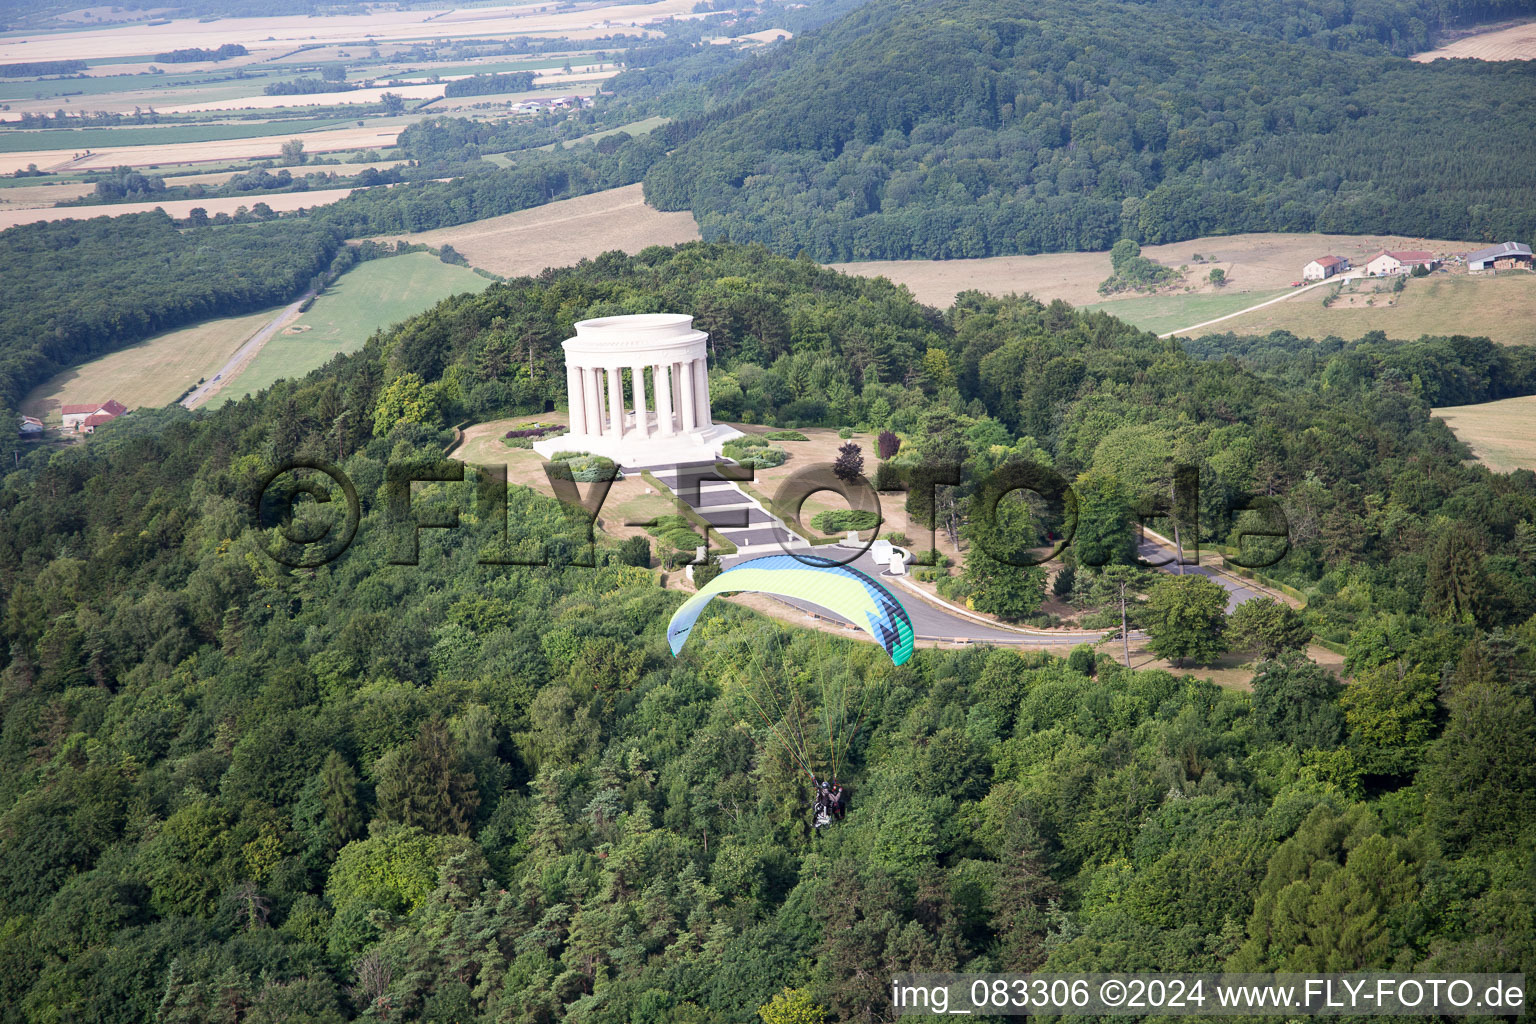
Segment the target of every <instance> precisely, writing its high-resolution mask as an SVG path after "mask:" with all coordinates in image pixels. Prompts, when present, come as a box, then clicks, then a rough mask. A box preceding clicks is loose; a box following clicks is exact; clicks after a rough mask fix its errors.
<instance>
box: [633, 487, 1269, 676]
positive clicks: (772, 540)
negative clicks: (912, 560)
mask: <svg viewBox="0 0 1536 1024" xmlns="http://www.w3.org/2000/svg"><path fill="white" fill-rule="evenodd" d="M703 468H706V467H697V466H694V467H676V466H664V467H656V468H654V469H652V473H653V474H654V475H655V477H656V479H657V480H659V481H660V482H661V483H662V484H664V485H666V486H667V487H668V488H670V489H671V490H672V491H673V493H674V494H677V496H678V497H680V498H682V499H683V500H684V501H685V502H686V503H687V504H688V505H689V506H690V507H692V508H693V509H694V510H695V511H696V512H698V513H699V515H700V516H701V517H703V518H704V519H705V520H706V521H707V522H708V523H709V524H710V525H711V526H713V527H714V529H715V531H716V532H717V533H719V534H720V535H721V536H722V537H724V538H725V539H726V540H729V541H730V542H731V543H732V544H735V545H736V547H737V553H736V554H734V555H723V556H721V558H720V562H721V564H722V565H725V566H730V565H733V564H735V563H736V562H740V561H743V560H746V559H750V558H760V557H762V556H763V555H769V554H775V553H778V552H780V551H785V550H788V551H791V552H805V553H807V554H816V555H820V556H822V557H827V558H835V559H838V560H842V559H846V558H848V557H849V556H850V555H852V554H853V553H854V550H855V549H852V548H844V547H842V546H841V545H826V546H822V545H816V546H812V545H811V544H809V543H807V542H806V541H805V540H804V539H803V538H801V537H800V536H799V535H797V534H795V533H792V532H791V531H790V530H789V529H788V528H786V527H785V526H784V525H783V524H782V523H781V522H780V521H779V520H778V519H777V518H776V517H775V516H774V515H773V514H772V513H771V512H769V511H768V510H767V509H766V508H764V507H763V506H762V504H761V503H760V502H758V501H757V500H756V499H754V498H753V497H751V496H750V495H748V494H747V493H746V492H745V491H743V490H741V489H740V488H739V487H737V486H736V484H734V483H731V482H729V481H725V480H710V479H702V480H701V479H699V478H698V475H697V474H698V472H699V470H700V469H703ZM680 471H681V473H682V474H683V479H681V480H680V479H679V473H680ZM690 476H691V477H692V479H693V480H694V481H696V483H694V484H690V483H689V482H688V480H689V477H690ZM680 488H681V489H680ZM1140 553H1141V556H1142V557H1143V558H1144V559H1146V560H1147V561H1148V562H1151V563H1153V564H1156V565H1158V566H1159V568H1160V570H1161V571H1163V572H1170V573H1178V572H1180V571H1181V569H1182V572H1183V573H1185V574H1194V575H1200V576H1205V577H1206V578H1207V579H1210V580H1211V581H1213V582H1214V583H1216V584H1217V585H1219V586H1220V587H1221V588H1222V589H1224V590H1226V591H1227V595H1228V599H1227V610H1228V611H1229V612H1230V611H1231V610H1232V609H1234V608H1236V607H1237V606H1238V605H1239V604H1241V603H1243V602H1244V601H1246V600H1248V599H1249V598H1252V597H1259V596H1263V595H1264V592H1263V591H1261V590H1259V589H1257V588H1256V587H1255V586H1254V585H1253V584H1251V583H1249V582H1248V581H1246V580H1243V579H1241V578H1240V577H1237V576H1234V575H1232V574H1230V573H1224V572H1221V571H1220V570H1217V569H1215V568H1213V567H1211V566H1209V565H1186V566H1182V567H1180V566H1178V565H1176V564H1174V549H1173V545H1172V543H1171V542H1170V541H1168V540H1167V539H1166V538H1163V537H1161V536H1158V535H1156V534H1151V535H1149V536H1148V537H1147V538H1146V539H1145V540H1144V541H1143V543H1142V544H1141V547H1140ZM847 564H849V565H850V566H852V567H853V568H855V569H859V570H860V571H862V572H865V573H867V574H869V575H870V576H875V577H878V578H879V580H880V582H881V583H884V584H885V585H886V587H887V588H888V589H890V590H891V591H892V592H894V593H895V594H896V595H897V597H899V598H900V599H901V602H902V605H903V607H905V608H906V610H907V615H908V616H909V617H910V618H911V619H912V627H913V630H914V631H915V632H916V634H917V636H918V638H919V639H921V640H952V641H964V642H976V643H993V644H1010V645H1026V646H1037V645H1042V644H1050V645H1056V644H1066V645H1076V644H1080V643H1093V642H1096V641H1098V640H1100V639H1102V638H1103V637H1104V636H1105V635H1106V632H1105V631H1094V630H1072V631H1066V630H1039V629H1029V628H1024V627H1008V626H1002V625H999V624H997V623H994V622H991V621H990V620H987V619H985V618H982V617H980V616H977V615H975V614H974V613H972V612H969V611H967V610H966V609H963V608H960V607H959V606H957V605H952V604H949V603H948V602H942V601H941V600H940V599H938V598H935V597H934V596H933V595H931V594H928V593H927V592H926V591H923V590H921V589H919V588H918V587H917V585H916V584H915V583H914V582H913V581H912V579H911V577H896V576H891V575H890V574H889V572H888V571H887V569H886V567H885V566H882V565H876V564H875V561H874V559H873V558H871V557H870V555H869V553H868V552H867V551H866V552H863V553H861V554H859V555H857V557H854V558H853V559H852V560H851V561H849V562H848V563H847ZM784 603H786V604H789V605H791V606H793V607H796V608H799V609H801V610H803V611H805V612H806V613H807V614H816V615H820V616H821V617H822V618H824V619H828V620H831V621H836V622H844V624H847V623H846V622H845V620H842V619H840V618H839V617H838V616H836V615H832V614H831V613H829V612H828V611H827V610H826V609H824V608H820V607H816V606H813V605H811V604H808V603H805V602H799V601H785V602H784ZM1110 632H1114V631H1110ZM1135 635H1139V633H1133V637H1134V636H1135Z"/></svg>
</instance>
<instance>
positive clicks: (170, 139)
mask: <svg viewBox="0 0 1536 1024" xmlns="http://www.w3.org/2000/svg"><path fill="white" fill-rule="evenodd" d="M272 98H273V99H285V98H286V97H272ZM351 123H352V121H351V120H349V119H347V118H331V119H330V120H322V121H242V122H238V123H232V124H188V125H145V126H142V127H139V126H135V127H125V128H45V129H41V130H38V131H32V130H22V129H12V130H10V131H5V132H0V153H15V152H19V151H27V150H37V149H39V148H42V147H41V146H40V144H46V146H47V148H50V149H68V150H71V151H84V150H87V149H100V148H103V147H108V146H111V147H118V146H133V147H144V146H179V145H181V144H183V143H187V142H223V141H227V140H234V139H252V138H258V137H261V136H265V135H282V136H285V137H291V136H294V135H298V134H301V133H304V132H313V131H323V130H325V129H327V128H338V127H340V126H341V125H344V124H351Z"/></svg>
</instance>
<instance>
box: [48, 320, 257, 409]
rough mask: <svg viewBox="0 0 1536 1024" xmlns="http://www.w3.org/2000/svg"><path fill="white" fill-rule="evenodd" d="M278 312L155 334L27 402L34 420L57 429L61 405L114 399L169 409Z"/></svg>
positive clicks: (66, 375)
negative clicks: (171, 404)
mask: <svg viewBox="0 0 1536 1024" xmlns="http://www.w3.org/2000/svg"><path fill="white" fill-rule="evenodd" d="M276 312H277V311H276V310H275V309H269V310H267V311H265V312H262V313H252V314H249V315H247V316H233V317H226V318H224V319H222V320H209V321H207V322H206V323H201V324H198V325H196V326H195V327H184V328H182V329H181V330H178V331H168V332H167V333H165V334H160V335H156V336H155V337H153V338H150V339H149V340H147V341H141V342H139V343H138V344H137V345H133V346H130V347H129V348H125V349H120V350H119V351H117V352H113V353H111V354H109V355H105V356H102V357H101V358H100V359H93V360H92V361H91V362H89V363H85V364H84V365H82V366H77V367H75V368H74V369H71V370H65V371H64V372H63V373H61V374H59V375H58V376H56V377H54V378H53V379H51V380H49V381H47V382H46V383H44V384H42V385H40V386H38V387H37V388H35V389H34V390H33V391H32V393H31V394H29V395H27V397H26V398H25V399H23V400H22V403H21V409H22V411H23V412H24V413H26V414H27V415H29V416H37V417H39V418H40V419H42V420H43V421H44V422H47V423H50V424H53V425H57V424H58V423H59V422H60V419H59V407H60V406H61V405H68V404H71V403H77V402H78V403H85V402H105V401H106V400H107V399H109V398H115V399H117V400H118V401H119V402H122V403H123V404H124V405H126V406H127V407H128V408H130V409H137V408H140V407H144V406H159V405H169V404H170V403H171V402H174V401H175V400H176V399H177V398H179V397H180V396H181V394H182V392H184V391H186V390H187V389H188V388H190V387H192V386H193V385H194V384H196V383H197V382H198V380H199V379H201V378H204V377H207V376H208V375H210V374H214V373H217V372H218V370H219V367H220V366H222V365H223V363H224V361H225V360H226V359H228V358H229V356H230V353H232V352H234V351H235V349H237V348H239V347H240V345H241V344H242V343H244V341H245V340H246V339H247V338H249V337H250V336H251V335H252V334H254V333H256V332H257V331H258V330H260V329H261V328H262V326H263V325H265V324H266V323H267V322H268V321H270V320H271V319H272V317H273V316H274V315H276Z"/></svg>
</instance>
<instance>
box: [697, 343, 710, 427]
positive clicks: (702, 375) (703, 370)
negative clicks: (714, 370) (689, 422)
mask: <svg viewBox="0 0 1536 1024" xmlns="http://www.w3.org/2000/svg"><path fill="white" fill-rule="evenodd" d="M693 368H694V372H695V373H697V374H698V376H699V379H698V381H697V382H696V383H695V385H694V389H693V393H694V394H695V395H697V396H698V398H699V426H701V427H712V426H714V423H715V419H714V417H713V416H712V415H711V414H710V411H709V368H708V367H707V366H706V365H705V364H704V360H703V359H700V360H698V361H697V362H695V363H694V364H693Z"/></svg>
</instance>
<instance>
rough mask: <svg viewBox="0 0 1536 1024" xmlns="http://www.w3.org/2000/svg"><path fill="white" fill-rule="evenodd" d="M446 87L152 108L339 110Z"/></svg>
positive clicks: (173, 111) (402, 87) (165, 111)
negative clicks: (390, 96) (383, 97)
mask: <svg viewBox="0 0 1536 1024" xmlns="http://www.w3.org/2000/svg"><path fill="white" fill-rule="evenodd" d="M444 88H446V86H444V85H442V84H438V85H430V84H429V85H391V86H379V87H377V88H374V89H352V90H349V91H346V92H316V93H309V94H307V95H304V96H266V95H251V96H236V97H233V98H231V99H224V100H214V101H211V102H208V103H183V104H180V105H178V106H171V107H160V106H157V107H156V108H155V109H156V110H158V111H159V112H160V113H162V114H200V113H204V112H207V111H216V110H280V109H286V108H289V107H339V106H350V105H353V104H373V103H377V102H379V99H380V98H381V97H382V96H383V95H384V94H385V93H387V92H392V93H394V94H395V95H396V96H400V97H402V98H404V99H408V100H424V99H428V98H430V97H433V96H441V95H442V94H443V89H444Z"/></svg>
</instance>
